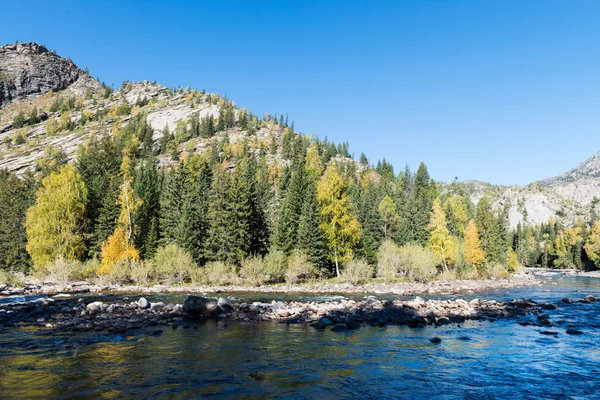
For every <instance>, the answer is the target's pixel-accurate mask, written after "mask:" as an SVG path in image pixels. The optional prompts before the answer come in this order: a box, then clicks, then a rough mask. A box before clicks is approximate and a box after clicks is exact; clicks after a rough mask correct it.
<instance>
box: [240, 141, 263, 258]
mask: <svg viewBox="0 0 600 400" xmlns="http://www.w3.org/2000/svg"><path fill="white" fill-rule="evenodd" d="M243 158H244V160H245V161H246V163H247V165H248V167H247V168H246V184H247V186H248V192H249V200H250V219H249V231H250V249H249V252H250V254H258V255H264V254H266V253H267V249H268V247H269V225H268V221H267V215H266V212H265V209H266V200H267V198H268V191H269V187H268V181H267V175H266V174H267V170H266V160H265V158H264V154H262V156H261V158H260V163H261V165H260V167H259V166H257V163H256V158H255V157H254V155H249V154H248V148H247V146H245V147H244V155H243Z"/></svg>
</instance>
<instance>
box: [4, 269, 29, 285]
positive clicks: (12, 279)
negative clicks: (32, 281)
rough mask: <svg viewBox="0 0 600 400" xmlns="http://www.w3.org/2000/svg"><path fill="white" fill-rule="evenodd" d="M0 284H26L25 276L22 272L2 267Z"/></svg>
mask: <svg viewBox="0 0 600 400" xmlns="http://www.w3.org/2000/svg"><path fill="white" fill-rule="evenodd" d="M0 285H7V286H12V287H21V286H25V277H24V276H22V275H21V274H16V273H14V272H10V271H5V270H2V269H0Z"/></svg>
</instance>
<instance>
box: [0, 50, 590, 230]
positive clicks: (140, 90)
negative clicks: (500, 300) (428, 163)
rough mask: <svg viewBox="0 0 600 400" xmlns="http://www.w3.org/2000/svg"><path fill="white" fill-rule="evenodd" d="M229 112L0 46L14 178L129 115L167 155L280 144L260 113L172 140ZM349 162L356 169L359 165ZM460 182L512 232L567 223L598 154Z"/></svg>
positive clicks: (71, 154)
mask: <svg viewBox="0 0 600 400" xmlns="http://www.w3.org/2000/svg"><path fill="white" fill-rule="evenodd" d="M229 109H231V112H232V113H233V119H234V120H238V119H239V118H240V115H244V116H245V115H248V114H249V113H248V112H247V111H246V110H241V109H238V108H237V107H236V106H235V103H233V102H230V101H228V100H227V99H225V98H221V97H219V96H218V95H215V94H209V93H205V92H197V91H191V90H189V89H185V90H182V89H179V90H176V91H173V90H171V89H168V88H166V87H164V86H161V85H159V84H157V83H152V82H148V81H144V82H137V83H132V82H126V83H124V84H123V85H122V87H121V88H119V89H118V90H115V91H113V90H112V89H111V88H106V87H102V85H101V84H100V83H99V82H98V81H96V80H95V79H93V78H91V77H90V76H89V75H88V74H87V73H86V72H85V71H83V70H81V69H80V68H78V67H77V66H76V65H75V64H73V62H72V61H70V60H67V59H64V58H62V57H59V56H57V55H56V54H54V53H53V52H50V51H48V50H47V49H46V48H45V47H44V46H41V45H38V44H36V43H19V44H13V45H5V46H2V47H0V169H7V170H9V171H13V172H16V173H17V174H22V173H24V172H25V171H26V170H28V169H29V168H33V169H34V170H39V169H40V168H42V167H43V165H45V164H47V163H49V162H51V159H52V158H53V157H54V158H55V157H57V156H60V157H66V159H67V160H72V159H74V158H75V152H76V149H77V147H78V146H80V145H81V144H83V143H85V142H86V140H88V139H90V138H92V137H95V136H98V135H105V134H109V133H111V132H113V131H114V130H115V129H118V128H119V127H122V126H124V125H126V124H127V123H128V122H129V121H130V120H132V119H133V118H136V116H137V115H144V116H145V117H146V120H147V122H148V124H149V125H150V126H151V127H152V129H153V140H154V142H155V143H158V142H159V141H160V140H161V138H162V137H163V134H164V132H166V131H168V132H170V133H171V134H174V136H175V137H176V140H175V144H174V143H173V141H171V144H170V145H171V146H173V145H174V146H175V148H174V149H171V151H170V153H171V154H172V153H173V152H177V154H178V157H180V156H181V155H182V154H185V156H186V157H187V156H189V155H191V154H194V153H202V152H204V151H205V150H206V149H207V148H208V147H209V146H210V145H211V143H213V142H215V141H217V140H221V138H222V137H223V134H225V133H226V134H227V135H228V138H229V140H230V141H231V142H232V143H236V142H237V141H238V140H240V139H241V138H244V137H248V138H252V139H253V140H255V141H256V143H259V142H260V143H262V144H263V145H264V146H269V145H270V142H271V141H273V140H275V141H276V142H277V144H278V146H281V142H282V135H283V133H284V131H285V129H286V127H285V126H284V125H285V124H283V123H279V122H283V121H280V120H278V119H277V118H276V117H275V118H273V117H272V116H266V118H263V121H262V122H261V123H260V124H259V125H257V126H255V127H252V129H249V128H248V127H246V126H244V127H240V126H233V125H235V124H232V126H229V127H227V128H226V129H225V130H224V131H222V132H216V134H215V135H214V136H211V137H198V136H195V137H194V135H189V136H191V137H189V138H188V137H177V136H178V135H179V136H181V132H182V131H188V130H190V129H192V127H191V125H193V124H194V123H195V122H194V121H201V120H207V119H208V118H209V117H211V118H212V119H213V120H214V121H217V120H218V119H219V118H220V117H221V113H222V112H225V111H226V110H229ZM34 114H35V115H34ZM19 116H20V117H21V118H19ZM15 121H17V122H18V123H15ZM49 121H50V122H49ZM177 132H179V134H178V133H177ZM184 136H185V135H184ZM57 153H59V154H58V155H57ZM178 157H170V156H169V155H164V154H163V155H161V156H159V162H160V164H161V165H166V164H174V163H175V162H174V161H173V160H174V159H176V158H178ZM268 157H269V163H272V162H273V161H276V162H277V163H281V162H283V163H284V164H285V160H284V159H283V158H282V157H281V154H276V153H275V154H269V155H268ZM356 165H357V166H358V167H359V168H361V164H358V163H357V164H356ZM462 185H463V186H464V188H465V191H466V193H467V194H469V195H470V196H471V199H472V201H473V202H475V203H476V202H477V201H478V200H479V199H480V198H481V197H482V196H483V195H486V194H487V195H491V197H492V198H493V199H494V200H495V205H496V206H497V207H498V206H501V205H503V204H505V203H506V202H507V201H510V204H511V206H512V207H511V210H510V213H509V217H510V224H511V226H512V227H513V228H514V227H516V225H517V223H518V222H519V221H525V222H527V223H529V224H539V223H542V222H546V221H547V220H548V219H549V218H550V217H557V218H558V219H559V220H560V221H561V222H563V223H565V224H567V225H569V224H573V223H574V222H575V221H576V220H577V218H578V217H583V218H587V217H588V216H589V214H590V210H591V208H590V207H591V203H592V201H593V199H594V197H596V196H598V197H600V153H599V154H596V155H595V156H593V157H591V158H590V159H589V160H586V161H585V162H583V163H581V164H580V165H579V166H577V167H576V168H574V169H572V170H571V171H568V172H566V173H565V174H563V175H560V176H557V177H554V178H549V179H545V180H543V181H540V182H537V183H531V184H529V185H527V186H525V187H520V186H512V187H504V186H495V185H491V184H488V183H483V182H476V181H466V182H463V183H462Z"/></svg>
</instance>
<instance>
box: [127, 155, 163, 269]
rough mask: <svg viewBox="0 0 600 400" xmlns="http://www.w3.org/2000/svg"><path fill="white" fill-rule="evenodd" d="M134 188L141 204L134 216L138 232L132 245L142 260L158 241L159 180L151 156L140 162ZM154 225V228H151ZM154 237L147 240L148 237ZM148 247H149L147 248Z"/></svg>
mask: <svg viewBox="0 0 600 400" xmlns="http://www.w3.org/2000/svg"><path fill="white" fill-rule="evenodd" d="M134 188H135V193H136V195H137V196H138V197H139V198H140V199H141V200H142V204H141V206H140V208H139V210H138V213H137V216H136V225H137V226H138V227H139V232H138V234H137V235H136V236H135V238H134V243H135V246H136V248H137V249H139V251H140V255H141V257H142V258H149V257H150V256H152V255H153V254H154V252H155V250H156V245H157V241H158V225H157V223H158V218H159V216H160V192H161V179H160V174H159V173H158V170H157V169H156V160H155V158H154V157H153V156H150V157H149V158H147V159H145V160H142V161H141V163H140V167H139V169H138V170H137V173H136V177H135V181H134ZM152 224H154V228H152ZM150 235H153V236H154V237H153V238H151V239H150V240H149V236H150ZM148 246H149V247H148Z"/></svg>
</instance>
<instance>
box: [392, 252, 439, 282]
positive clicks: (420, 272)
mask: <svg viewBox="0 0 600 400" xmlns="http://www.w3.org/2000/svg"><path fill="white" fill-rule="evenodd" d="M399 263H400V265H399V270H400V272H401V273H403V274H404V275H405V276H406V277H407V278H408V279H410V280H418V281H425V280H427V279H429V278H431V277H433V276H434V275H435V274H436V273H437V266H438V265H439V264H440V260H439V258H438V257H437V256H436V255H435V254H434V253H433V252H432V251H431V250H430V249H429V248H428V247H423V246H421V245H419V244H417V243H409V244H406V245H404V246H402V248H401V249H400V260H399Z"/></svg>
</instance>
